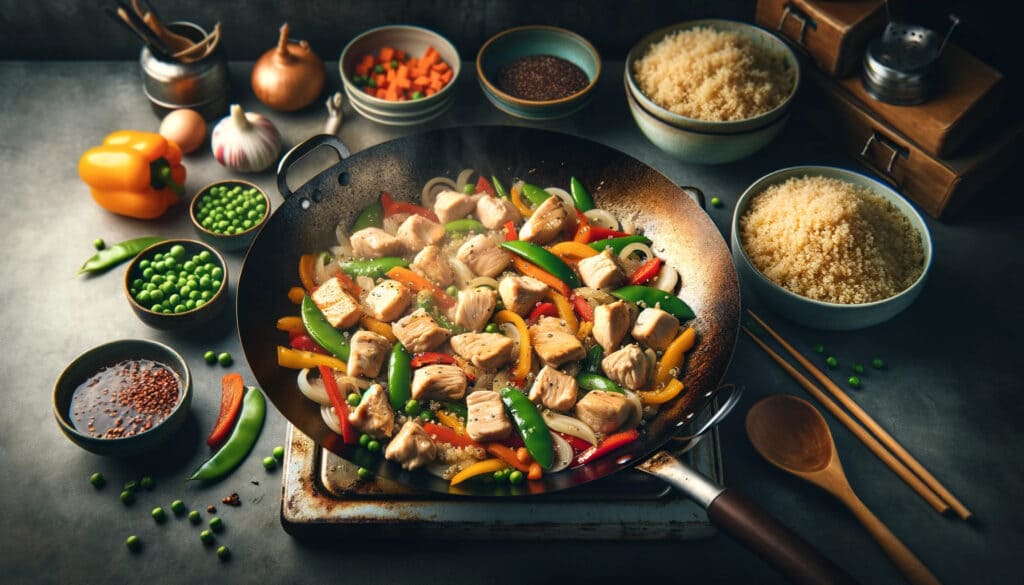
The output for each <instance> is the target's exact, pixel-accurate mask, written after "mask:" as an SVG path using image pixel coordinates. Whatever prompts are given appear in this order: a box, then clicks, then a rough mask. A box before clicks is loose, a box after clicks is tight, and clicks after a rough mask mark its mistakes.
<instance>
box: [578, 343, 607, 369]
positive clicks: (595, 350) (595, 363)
mask: <svg viewBox="0 0 1024 585" xmlns="http://www.w3.org/2000/svg"><path fill="white" fill-rule="evenodd" d="M602 359H604V348H603V347H601V346H600V345H595V346H594V347H592V348H590V351H588V352H587V357H585V358H583V366H582V371H583V372H584V373H587V374H599V373H600V372H601V360H602Z"/></svg>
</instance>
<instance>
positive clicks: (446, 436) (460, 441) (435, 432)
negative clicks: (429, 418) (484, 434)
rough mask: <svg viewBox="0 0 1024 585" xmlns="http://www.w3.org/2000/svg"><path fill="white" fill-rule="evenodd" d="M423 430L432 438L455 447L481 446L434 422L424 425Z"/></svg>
mask: <svg viewBox="0 0 1024 585" xmlns="http://www.w3.org/2000/svg"><path fill="white" fill-rule="evenodd" d="M423 430H424V431H427V434H428V435H430V436H431V437H432V438H434V439H436V440H438V441H441V442H442V443H448V444H449V445H452V446H453V447H480V446H481V445H480V444H479V443H477V442H476V441H474V440H473V439H470V438H469V437H466V436H463V435H460V434H458V433H456V432H455V431H454V430H453V429H450V428H448V427H446V426H442V425H439V424H435V423H432V422H425V423H423Z"/></svg>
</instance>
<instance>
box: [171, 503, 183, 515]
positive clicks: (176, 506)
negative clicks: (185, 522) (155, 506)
mask: <svg viewBox="0 0 1024 585" xmlns="http://www.w3.org/2000/svg"><path fill="white" fill-rule="evenodd" d="M171 512H174V515H175V516H181V515H182V514H184V513H185V502H182V501H181V500H174V501H173V502H171Z"/></svg>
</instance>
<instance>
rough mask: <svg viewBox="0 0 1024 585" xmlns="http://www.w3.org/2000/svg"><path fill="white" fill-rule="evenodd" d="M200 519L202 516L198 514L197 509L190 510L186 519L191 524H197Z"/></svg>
mask: <svg viewBox="0 0 1024 585" xmlns="http://www.w3.org/2000/svg"><path fill="white" fill-rule="evenodd" d="M202 519H203V517H202V515H201V514H199V510H192V511H191V512H189V513H188V521H189V522H191V523H192V524H199V522H200V521H202Z"/></svg>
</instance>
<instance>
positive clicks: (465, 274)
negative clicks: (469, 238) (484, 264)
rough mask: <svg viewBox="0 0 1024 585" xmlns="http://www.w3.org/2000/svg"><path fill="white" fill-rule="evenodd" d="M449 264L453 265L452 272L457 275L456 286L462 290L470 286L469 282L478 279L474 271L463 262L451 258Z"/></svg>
mask: <svg viewBox="0 0 1024 585" xmlns="http://www.w3.org/2000/svg"><path fill="white" fill-rule="evenodd" d="M448 264H450V265H451V267H452V272H454V273H455V286H457V287H459V289H460V290H461V289H464V288H466V287H467V286H469V282H470V281H471V280H473V279H474V278H476V277H475V276H474V275H473V271H472V270H470V269H469V266H466V263H465V262H463V261H462V260H459V259H458V258H456V257H454V256H451V257H449V258H448Z"/></svg>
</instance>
